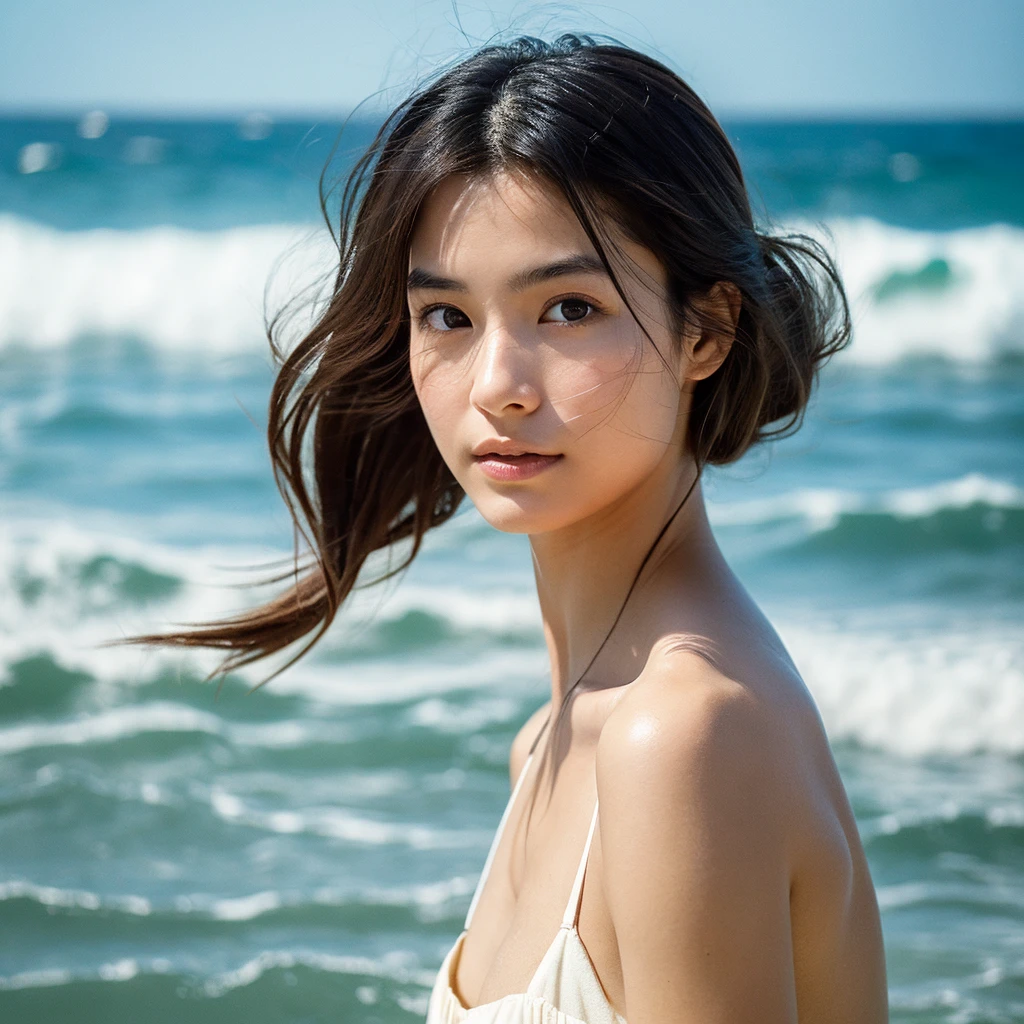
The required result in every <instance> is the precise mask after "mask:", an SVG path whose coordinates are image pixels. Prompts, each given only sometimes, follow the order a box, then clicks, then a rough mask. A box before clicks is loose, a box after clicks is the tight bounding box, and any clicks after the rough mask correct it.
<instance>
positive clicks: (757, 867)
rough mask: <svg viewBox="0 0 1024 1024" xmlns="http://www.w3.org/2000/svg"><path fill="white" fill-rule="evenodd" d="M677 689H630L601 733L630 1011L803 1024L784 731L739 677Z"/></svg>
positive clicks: (710, 1023) (606, 851)
mask: <svg viewBox="0 0 1024 1024" xmlns="http://www.w3.org/2000/svg"><path fill="white" fill-rule="evenodd" d="M666 692H669V691H668V688H663V689H662V690H661V691H660V692H659V690H658V688H657V686H655V687H654V688H653V690H652V691H649V692H648V693H647V694H645V695H640V694H639V693H638V694H637V699H635V700H633V701H631V702H629V703H627V702H625V701H623V704H622V706H621V708H617V709H616V714H613V715H612V716H611V717H610V718H609V720H608V722H607V723H606V725H605V728H604V730H603V731H602V734H601V739H600V742H599V744H598V755H597V785H598V798H599V800H600V808H601V811H600V814H599V823H600V839H601V851H602V862H603V870H602V876H603V880H604V888H605V898H606V900H607V903H608V907H609V911H610V914H611V918H612V924H613V926H614V929H615V935H616V939H617V942H618V948H619V955H620V960H621V964H622V972H623V983H624V988H625V1002H626V1005H625V1011H626V1014H627V1016H628V1019H629V1022H630V1024H669V1022H672V1024H741V1022H753V1021H757V1022H758V1024H794V1022H795V1021H796V1019H797V1016H796V987H795V978H794V969H793V953H792V941H791V930H790V916H789V907H790V904H789V897H790V877H791V876H790V863H789V855H788V849H787V839H786V836H787V829H786V827H785V811H784V807H785V804H786V797H785V794H786V786H785V775H786V773H785V771H784V770H783V767H782V765H783V763H784V761H785V744H784V743H783V742H781V740H780V737H779V736H778V735H777V734H776V731H775V730H774V729H773V727H772V726H771V725H770V724H768V722H769V719H768V717H767V716H766V715H765V714H764V713H763V711H762V709H761V708H760V706H759V705H758V703H757V702H756V701H755V700H754V699H753V698H752V697H750V696H749V694H748V693H747V692H746V691H745V690H743V689H742V688H741V687H739V686H738V685H737V684H731V685H729V686H722V687H715V688H711V689H708V690H701V691H699V695H697V696H694V692H693V691H690V692H689V693H687V694H685V695H682V696H681V695H680V688H679V687H676V688H675V692H674V693H669V697H668V699H665V695H666ZM631 696H632V695H631Z"/></svg>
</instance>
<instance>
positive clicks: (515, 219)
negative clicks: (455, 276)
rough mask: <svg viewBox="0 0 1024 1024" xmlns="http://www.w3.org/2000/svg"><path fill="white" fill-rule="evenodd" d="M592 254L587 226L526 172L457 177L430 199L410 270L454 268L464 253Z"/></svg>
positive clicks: (415, 239)
mask: <svg viewBox="0 0 1024 1024" xmlns="http://www.w3.org/2000/svg"><path fill="white" fill-rule="evenodd" d="M524 246H528V247H537V248H540V247H556V248H566V249H572V250H574V251H581V252H593V251H594V247H593V245H592V244H591V242H590V239H589V238H587V234H586V232H585V231H584V230H583V225H582V224H580V222H579V220H578V219H577V218H576V216H575V215H574V214H573V212H572V209H571V207H570V206H569V203H568V202H567V200H566V199H565V197H564V196H563V195H562V194H561V192H560V191H559V190H558V189H556V188H555V187H554V186H551V185H547V184H545V183H543V182H541V181H539V180H538V179H536V178H533V177H528V176H527V175H525V174H522V173H513V172H509V171H498V172H495V173H494V174H488V175H475V176H472V177H471V176H468V175H453V176H451V177H449V178H446V179H445V180H444V181H443V182H442V183H441V184H440V185H438V186H437V188H435V189H434V190H433V192H431V194H430V195H429V196H428V197H427V199H426V200H425V202H424V203H423V206H422V207H421V209H420V213H419V216H418V218H417V221H416V226H415V229H414V231H413V236H412V240H411V244H410V247H409V260H410V265H414V264H415V265H421V266H422V265H424V264H425V263H431V264H434V263H438V262H443V263H451V262H453V261H458V259H459V257H460V253H463V252H465V251H466V250H473V255H472V259H478V258H479V255H480V250H493V251H494V252H495V254H498V253H499V252H500V251H502V250H506V251H507V250H508V249H509V248H510V247H517V248H521V247H524Z"/></svg>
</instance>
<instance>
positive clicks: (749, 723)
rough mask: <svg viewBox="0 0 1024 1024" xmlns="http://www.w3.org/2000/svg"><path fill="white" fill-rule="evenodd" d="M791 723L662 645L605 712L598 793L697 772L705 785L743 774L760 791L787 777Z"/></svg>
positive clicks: (704, 664) (706, 666)
mask: <svg viewBox="0 0 1024 1024" xmlns="http://www.w3.org/2000/svg"><path fill="white" fill-rule="evenodd" d="M792 731H793V730H792V728H791V722H789V721H787V718H786V715H785V714H784V713H783V712H782V710H781V709H780V708H779V707H776V706H773V704H772V703H771V701H770V700H769V699H768V698H767V696H766V694H765V691H764V690H762V689H760V688H755V687H751V686H750V685H748V684H747V683H745V682H742V681H739V680H736V679H733V678H730V677H729V676H727V675H725V674H724V673H723V672H722V671H720V670H719V669H717V668H716V667H715V666H714V665H713V664H712V663H711V662H710V661H709V660H708V659H707V658H705V657H703V656H702V655H700V654H698V653H695V652H693V651H691V650H686V649H678V648H674V647H672V646H671V645H670V644H668V643H665V644H662V645H660V647H659V648H658V649H656V650H655V651H653V652H652V654H651V657H650V659H649V660H648V663H647V665H646V666H645V668H644V671H643V673H642V674H641V676H640V677H639V678H638V679H637V680H636V681H635V682H634V683H633V684H631V686H630V687H629V690H628V691H627V692H626V693H625V694H624V695H623V697H622V699H621V700H620V701H619V702H618V703H617V704H616V706H615V708H614V709H613V711H612V712H611V714H610V715H609V717H608V719H607V721H606V722H605V725H604V727H603V729H602V730H601V736H600V739H599V741H598V746H597V762H596V763H597V772H598V787H599V793H600V790H601V788H602V783H603V788H609V789H610V790H612V791H615V790H619V789H622V788H624V787H626V786H628V785H630V784H631V783H632V782H635V781H638V779H639V778H641V777H642V778H643V780H644V781H645V788H646V787H650V786H651V785H655V786H669V787H671V786H672V785H673V780H675V781H676V784H677V783H678V777H679V773H681V772H682V773H685V774H687V775H693V774H694V773H700V775H701V776H702V778H703V780H704V781H703V784H704V785H709V786H716V785H725V784H726V780H731V781H730V783H729V785H730V786H735V784H736V783H737V782H738V781H739V780H741V779H742V778H744V777H746V778H749V779H750V780H751V781H753V780H758V781H759V788H763V787H764V786H768V785H770V784H771V783H772V781H773V778H776V779H777V777H778V776H779V774H780V773H781V774H783V775H784V774H785V773H786V765H787V761H788V760H790V759H791V757H792V755H793V745H792Z"/></svg>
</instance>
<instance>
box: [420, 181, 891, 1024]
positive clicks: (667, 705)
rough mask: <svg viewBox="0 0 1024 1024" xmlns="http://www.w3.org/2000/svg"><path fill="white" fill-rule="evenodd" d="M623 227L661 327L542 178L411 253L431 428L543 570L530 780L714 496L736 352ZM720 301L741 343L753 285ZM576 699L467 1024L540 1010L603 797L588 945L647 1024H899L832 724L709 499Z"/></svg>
mask: <svg viewBox="0 0 1024 1024" xmlns="http://www.w3.org/2000/svg"><path fill="white" fill-rule="evenodd" d="M602 223H603V227H604V229H605V230H606V231H607V232H608V233H609V234H610V237H611V239H612V240H613V242H614V243H615V246H614V252H612V253H610V255H611V258H612V266H613V269H614V270H615V272H616V275H617V276H618V277H619V279H620V282H621V284H622V286H623V289H624V291H625V294H626V296H627V298H628V299H629V305H630V306H632V308H633V310H634V311H635V312H636V317H634V315H633V313H632V312H631V311H630V309H629V306H627V303H626V302H625V301H624V300H623V298H622V296H620V295H619V294H618V292H617V291H616V288H615V286H614V283H613V282H612V280H611V278H610V277H609V276H608V274H607V273H606V272H605V271H604V269H603V268H602V267H601V266H600V262H599V260H598V258H597V253H596V252H595V250H594V248H593V246H592V245H591V243H590V241H589V239H588V238H587V235H586V233H585V231H584V230H583V228H582V226H581V225H580V224H579V222H578V221H577V220H576V218H575V217H574V216H573V214H572V212H571V210H570V209H569V207H568V204H567V203H566V201H565V199H564V198H563V197H561V196H560V195H559V194H558V193H557V191H555V190H554V189H552V188H551V187H550V186H547V185H545V184H544V183H543V182H541V181H538V180H537V179H534V178H528V177H525V176H523V175H522V174H509V173H503V174H498V175H495V176H491V177H482V178H476V179H470V178H465V177H457V178H452V179H450V180H448V181H446V182H444V183H443V184H442V185H441V186H440V187H439V188H438V189H437V190H436V191H435V193H434V194H433V195H432V196H431V197H430V198H429V200H428V201H427V203H426V204H425V206H424V208H423V210H422V211H421V215H420V218H419V220H418V223H417V226H416V230H415V233H414V236H413V239H412V243H411V246H410V256H409V271H410V282H409V283H410V287H409V292H408V302H409V312H410V323H411V327H410V367H411V371H412V377H413V382H414V385H415V388H416V393H417V395H418V398H419V400H420V403H421V406H422V408H423V413H424V416H425V418H426V421H427V424H428V426H429V428H430V431H431V434H432V436H433V438H434V441H435V442H436V444H437V447H438V450H439V451H440V453H441V455H442V457H443V458H444V460H445V462H446V463H447V464H448V466H449V467H450V468H451V471H452V473H453V474H454V475H455V477H456V479H457V480H458V481H459V483H460V484H461V485H462V486H463V487H464V489H465V491H466V493H467V495H468V496H469V498H470V500H471V501H472V502H473V504H474V505H475V506H476V508H477V509H478V510H479V512H480V514H481V515H482V516H483V517H484V518H485V519H486V520H487V521H488V522H489V523H491V524H492V525H493V526H494V527H496V528H497V529H499V530H503V531H506V532H511V533H523V534H527V535H528V536H529V544H530V548H531V552H532V555H533V563H534V571H535V577H536V582H537V591H538V597H539V601H540V609H541V615H542V619H543V626H544V634H545V639H546V642H547V647H548V652H549V656H550V663H551V696H552V701H551V702H550V703H547V704H545V705H544V706H543V707H541V708H540V709H538V711H537V712H536V713H535V714H534V715H532V716H531V718H530V719H529V720H528V721H527V722H526V723H525V724H524V725H523V727H522V729H521V730H520V732H519V734H518V735H517V737H516V739H515V741H514V742H513V745H512V751H511V757H510V765H509V771H510V779H511V780H512V782H514V781H515V779H516V778H517V777H518V775H519V771H520V769H521V768H522V766H523V763H524V760H525V757H526V753H527V750H528V749H529V746H530V744H531V743H532V741H533V739H534V737H535V736H536V735H537V734H538V730H539V729H540V728H541V726H542V725H543V723H544V720H545V719H546V718H547V716H548V714H549V712H550V711H551V708H552V707H555V708H557V707H558V706H559V704H560V703H561V700H562V696H563V694H565V692H566V691H567V690H568V689H569V688H570V687H571V686H572V684H573V683H575V682H576V680H577V678H578V677H579V676H580V674H581V673H582V672H583V670H584V668H585V667H586V666H587V664H588V663H589V662H590V659H591V658H592V656H593V655H594V652H595V651H596V650H597V648H598V645H599V644H600V643H601V641H602V640H603V639H604V637H605V634H606V633H607V631H608V629H609V627H610V626H611V625H612V622H613V620H614V618H615V615H616V613H617V612H618V611H619V608H620V606H621V604H622V601H623V599H624V598H625V595H626V591H627V589H628V587H629V584H630V582H631V581H632V579H633V576H634V574H635V572H636V571H637V568H638V567H639V565H640V562H641V560H642V559H643V556H644V554H645V552H646V551H647V549H648V547H649V545H650V544H651V542H652V541H653V539H654V538H655V537H656V536H657V534H658V532H659V530H660V529H661V527H662V525H663V524H664V522H665V521H666V519H667V518H668V516H669V515H670V514H671V512H672V511H673V510H674V509H675V508H676V506H677V505H678V503H679V501H680V500H681V498H682V496H683V495H684V494H685V493H686V490H687V488H688V487H689V485H690V484H691V483H692V482H693V480H694V477H695V473H696V470H695V465H694V461H693V459H692V457H691V456H690V455H689V454H688V453H687V434H686V425H687V414H688V411H689V407H690V399H691V393H692V389H693V387H694V385H695V383H696V382H697V381H699V380H701V379H703V378H705V377H707V376H709V375H710V374H712V373H714V372H715V370H716V369H718V367H719V366H720V365H721V363H722V361H723V359H725V358H726V356H727V354H728V352H729V348H730V345H731V344H732V343H733V332H732V331H729V330H720V331H714V332H711V331H708V330H703V331H702V330H700V329H697V328H692V329H691V328H687V329H686V330H685V331H680V330H679V329H678V327H677V326H676V324H675V323H674V321H673V318H672V317H671V316H670V314H669V307H668V303H667V298H666V288H667V276H666V271H665V269H664V267H663V266H662V264H661V262H660V261H659V260H658V258H657V257H656V256H655V255H654V254H653V253H652V252H650V251H649V250H647V249H645V248H643V247H642V246H640V245H637V244H636V243H634V242H632V241H630V240H628V239H627V238H626V237H625V236H624V235H623V234H622V232H621V231H620V230H619V229H618V228H617V227H616V225H615V224H614V222H613V221H611V220H610V219H608V220H606V221H604V222H602ZM695 301H697V302H699V303H701V304H702V305H703V307H704V308H705V310H706V311H707V312H710V313H714V314H715V315H716V316H717V317H718V318H719V322H720V323H722V324H731V325H735V323H736V318H737V316H738V313H739V308H740V300H739V293H738V292H737V291H736V289H735V288H734V287H733V286H732V285H730V284H728V283H727V282H721V283H719V284H717V285H716V286H715V287H714V288H712V289H710V290H709V291H708V292H707V293H706V294H705V295H704V296H701V297H698V298H697V299H696V300H695ZM638 319H639V323H638ZM641 324H642V325H643V328H646V332H647V333H646V335H645V333H644V330H642V329H641ZM489 439H494V440H496V441H499V442H514V443H517V444H519V445H520V447H521V448H522V449H523V450H525V451H529V452H539V453H542V454H545V455H551V456H556V458H555V459H554V460H552V461H550V462H549V464H547V465H546V466H545V467H544V468H541V469H540V470H539V471H538V472H535V473H533V475H529V476H528V477H523V478H514V479H508V478H502V473H503V472H504V471H503V470H501V469H500V467H499V468H498V469H493V468H492V469H491V470H490V471H489V470H488V469H487V466H486V464H485V461H482V460H481V459H480V458H479V457H478V456H476V455H474V454H473V451H474V448H476V447H478V446H480V445H481V444H484V443H485V442H487V441H488V440H489ZM485 447H486V445H485ZM510 472H514V471H510ZM692 636H699V637H702V638H704V640H705V642H706V644H707V645H709V648H710V649H711V650H712V651H713V657H712V658H711V659H710V660H708V659H707V658H705V657H702V656H700V655H699V654H697V653H694V652H693V651H692V650H688V649H686V645H685V639H686V638H687V637H692ZM627 684H628V685H627ZM570 701H571V703H570V709H569V712H568V713H567V727H566V728H565V729H564V730H561V731H560V732H559V733H558V734H557V736H556V740H555V744H554V758H553V765H554V767H553V769H551V768H549V767H545V764H546V759H544V758H541V757H537V758H535V759H534V763H533V765H531V768H530V770H529V772H528V775H527V778H526V780H525V784H524V793H529V792H533V793H535V794H537V797H536V800H535V801H534V800H530V799H521V800H520V801H519V802H518V803H517V806H516V807H515V809H514V810H513V813H512V815H511V817H510V818H509V821H508V824H507V827H506V830H505V834H504V836H503V838H502V841H501V843H500V844H499V847H498V850H497V852H496V856H495V860H494V863H493V866H492V870H491V874H490V876H489V878H488V881H487V884H486V885H485V886H484V890H483V892H482V893H481V898H480V901H479V903H478V906H477V910H476V914H475V916H474V919H473V925H472V927H471V929H470V933H469V934H468V935H467V937H466V941H465V943H464V946H463V953H462V956H461V958H460V961H459V963H458V970H457V977H456V986H457V987H456V994H457V995H458V996H459V998H460V999H461V1000H462V1001H463V1003H464V1004H465V1005H468V1006H477V1005H480V1004H482V1003H485V1002H489V1001H491V1000H494V999H498V998H500V997H502V996H504V995H507V994H510V993H513V992H522V991H524V990H525V989H526V987H527V984H528V982H529V980H530V978H531V976H532V974H533V973H534V971H535V970H536V968H537V965H538V963H539V961H540V959H541V957H542V955H543V954H544V952H545V950H546V949H547V947H548V945H549V944H550V942H551V940H552V938H553V937H554V934H555V932H556V931H557V928H558V919H559V915H560V913H561V909H562V907H563V906H564V903H565V899H566V897H567V894H568V892H569V889H570V886H571V883H572V875H573V873H574V871H575V868H576V864H577V860H578V857H579V853H580V851H581V850H582V847H583V843H584V839H585V836H586V832H587V829H588V827H589V824H590V816H591V813H592V811H593V807H594V800H595V798H597V797H599V799H600V814H599V817H598V828H597V831H596V832H595V836H594V842H593V846H592V848H591V854H590V860H589V864H588V868H587V874H586V883H585V886H584V893H583V901H582V909H581V913H580V921H579V933H580V937H581V939H582V940H583V942H584V945H585V946H586V949H587V951H588V953H589V955H590V958H591V960H592V962H593V965H594V968H595V971H596V973H597V976H598V977H599V978H600V981H601V984H602V986H603V987H604V990H605V992H606V994H607V997H608V999H609V1000H610V1002H611V1003H612V1005H613V1006H614V1007H615V1008H616V1009H617V1010H618V1011H619V1012H620V1013H622V1014H624V1015H625V1016H627V1018H628V1020H629V1024H670V1022H671V1024H698V1022H699V1024H739V1022H746V1021H751V1022H753V1021H757V1022H758V1024H784V1022H785V1024H792V1022H795V1021H797V1020H798V1019H799V1021H800V1022H801V1024H806V1022H811V1024H819V1022H826V1021H828V1022H830V1024H846V1022H850V1024H852V1022H854V1021H856V1022H858V1024H877V1022H881V1021H885V1020H887V1012H886V995H885V992H886V988H885V967H884V960H883V957H882V942H881V930H880V925H879V919H878V911H877V903H876V901H875V895H874V889H873V887H872V884H871V880H870V876H869V874H868V870H867V864H866V862H865V859H864V854H863V850H862V848H861V844H860V839H859V835H858V831H857V826H856V823H855V821H854V818H853V814H852V811H851V809H850V806H849V802H848V800H847V797H846V794H845V791H844V790H843V786H842V782H841V780H840V778H839V774H838V771H837V770H836V766H835V763H834V760H833V758H832V754H831V751H830V749H829V746H828V741H827V738H826V736H825V733H824V729H823V728H822V725H821V720H820V718H819V716H818V714H817V709H816V708H815V706H814V702H813V700H812V698H811V696H810V694H809V692H808V691H807V689H806V687H805V686H804V684H803V682H802V680H801V679H800V677H799V674H798V673H797V671H796V669H795V667H794V666H793V664H792V662H791V661H790V659H789V656H788V654H787V653H786V650H785V647H784V646H783V644H782V642H781V640H780V639H779V637H778V636H777V634H776V633H775V631H774V629H773V628H772V627H771V625H770V623H769V622H768V621H767V619H766V618H765V617H764V616H763V614H762V613H761V612H760V610H759V609H758V608H757V606H756V604H755V603H754V602H753V600H752V599H751V598H750V596H749V595H748V594H747V592H746V591H745V589H744V588H743V586H742V584H741V583H740V581H739V580H738V579H737V578H736V576H735V575H734V574H733V573H732V571H731V569H730V568H729V566H728V565H727V564H726V562H725V560H724V558H723V557H722V554H721V551H720V549H719V547H718V545H717V542H716V540H715V538H714V535H713V533H712V531H711V528H710V526H709V523H708V519H707V514H706V510H705V507H704V500H703V495H702V491H701V486H700V484H699V483H698V484H697V486H696V487H695V488H694V490H693V492H692V494H691V495H690V498H689V500H688V501H687V502H686V504H685V506H684V507H683V509H682V511H681V512H680V513H679V515H678V516H677V517H676V519H675V520H674V521H673V523H672V526H671V527H670V529H669V531H668V532H667V533H666V535H665V536H664V537H663V538H662V541H661V543H660V544H659V545H658V548H657V550H656V552H655V555H654V556H653V557H652V559H651V561H650V562H649V563H648V566H647V568H646V570H645V572H644V575H643V577H642V578H641V583H640V584H639V585H638V586H637V589H636V590H634V592H633V594H632V596H631V597H630V599H629V601H628V603H627V605H626V608H625V611H624V614H623V616H622V618H621V619H620V621H619V623H618V625H617V626H616V627H615V630H614V631H613V632H612V634H611V636H610V638H609V639H608V642H607V643H606V645H605V647H604V648H603V650H602V651H601V655H600V657H599V659H598V660H597V661H596V662H595V664H594V666H593V668H592V669H591V671H590V672H589V673H588V675H587V679H586V681H585V682H583V683H581V684H580V685H579V686H577V687H576V688H575V689H574V690H573V695H572V697H571V698H570ZM550 734H551V730H550V729H549V730H548V732H547V733H546V735H545V738H544V739H543V740H542V742H541V744H540V746H539V747H538V753H540V752H541V751H542V749H543V747H544V745H545V744H546V743H547V742H548V740H549V739H550V738H551V735H550Z"/></svg>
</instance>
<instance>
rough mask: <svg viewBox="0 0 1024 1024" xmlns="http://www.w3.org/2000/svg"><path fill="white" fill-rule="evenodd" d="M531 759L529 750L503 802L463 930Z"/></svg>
mask: <svg viewBox="0 0 1024 1024" xmlns="http://www.w3.org/2000/svg"><path fill="white" fill-rule="evenodd" d="M532 760H533V751H532V750H531V751H530V753H529V754H527V756H526V760H525V761H524V762H523V767H522V769H521V770H520V772H519V778H518V779H517V780H516V784H515V786H514V787H513V789H512V795H511V796H510V797H509V798H508V803H507V804H505V811H504V813H503V814H502V816H501V820H500V821H499V822H498V828H497V830H496V831H495V833H494V838H493V839H492V840H491V848H490V850H489V851H488V852H487V860H485V861H484V867H483V871H481V872H480V880H479V881H478V882H477V883H476V890H475V891H474V893H473V899H472V901H471V902H470V904H469V910H468V911H466V923H465V924H464V925H463V926H462V928H463V931H465V930H467V929H468V928H469V922H470V921H471V920H472V919H473V911H474V910H476V905H477V902H478V901H479V899H480V893H481V892H483V888H484V883H485V882H486V881H487V876H488V875H489V874H490V873H491V862H492V861H493V860H494V854H495V851H496V850H497V849H498V843H499V841H500V840H501V834H502V833H503V832H504V831H505V822H506V821H508V816H509V814H510V813H511V811H512V805H513V804H514V803H515V802H516V796H517V795H518V793H519V790H520V788H521V787H522V785H523V779H525V778H526V769H527V768H529V767H530V762H531V761H532Z"/></svg>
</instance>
